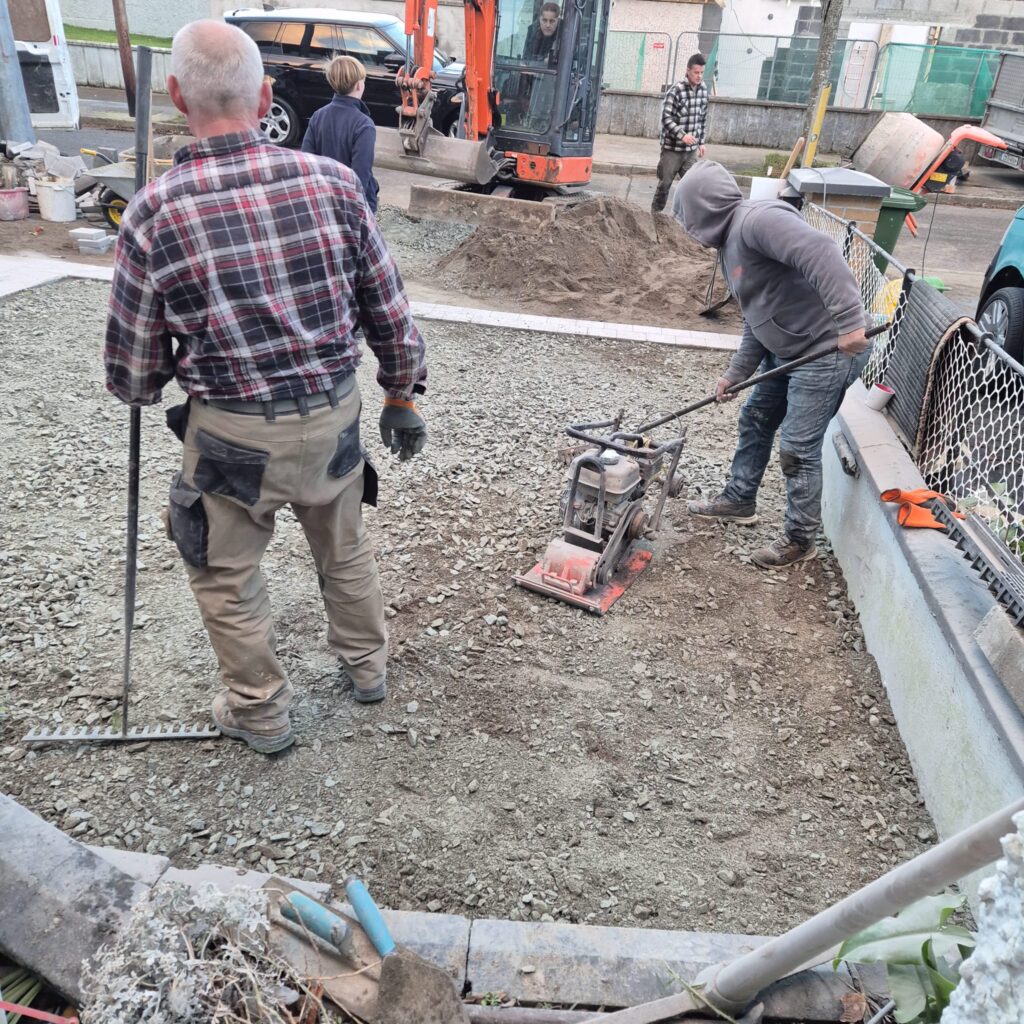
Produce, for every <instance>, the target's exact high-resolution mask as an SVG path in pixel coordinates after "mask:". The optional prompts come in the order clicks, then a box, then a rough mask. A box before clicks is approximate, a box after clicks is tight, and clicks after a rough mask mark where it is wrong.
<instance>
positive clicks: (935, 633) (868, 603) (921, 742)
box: [823, 382, 1024, 900]
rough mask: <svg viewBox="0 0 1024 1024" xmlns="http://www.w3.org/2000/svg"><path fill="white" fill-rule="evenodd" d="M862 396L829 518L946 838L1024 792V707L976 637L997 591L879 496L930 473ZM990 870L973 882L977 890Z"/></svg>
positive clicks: (841, 420) (827, 508)
mask: <svg viewBox="0 0 1024 1024" xmlns="http://www.w3.org/2000/svg"><path fill="white" fill-rule="evenodd" d="M864 395H865V390H864V387H863V385H862V384H860V382H858V383H857V384H855V385H854V387H852V388H851V389H850V391H849V392H848V394H847V398H846V401H845V402H844V404H843V407H842V409H841V410H840V412H839V415H838V416H837V418H836V420H835V421H834V422H833V424H832V426H831V427H830V429H829V432H828V434H827V438H831V436H832V434H833V432H834V431H835V430H840V431H841V432H842V433H843V435H844V436H845V438H846V440H847V442H848V443H849V445H850V447H851V449H852V450H853V452H854V454H855V455H856V458H857V463H858V466H859V476H858V477H856V478H852V477H849V476H847V475H845V474H844V473H843V471H842V468H841V466H840V463H839V460H838V458H837V457H836V454H835V452H834V451H832V445H831V443H830V442H829V441H828V440H826V450H825V452H824V476H825V484H824V493H823V518H824V525H825V530H826V533H827V534H828V536H829V538H830V540H831V543H832V547H833V549H834V550H835V553H836V556H837V558H838V559H839V563H840V565H841V566H842V569H843V574H844V576H845V578H846V582H847V586H848V587H849V591H850V596H851V598H852V600H853V602H854V604H855V606H856V608H857V611H858V614H859V615H860V619H861V624H862V626H863V628H864V634H865V638H866V642H867V649H868V651H869V652H870V654H871V655H872V656H873V657H874V659H875V661H876V662H877V664H878V668H879V672H880V674H881V676H882V681H883V683H884V685H885V688H886V691H887V693H888V696H889V701H890V704H891V706H892V710H893V714H894V716H895V718H896V723H897V726H898V728H899V730H900V735H901V737H902V739H903V743H904V745H905V747H906V749H907V753H908V754H909V756H910V760H911V763H912V765H913V767H914V771H915V774H916V776H917V780H918V785H919V787H920V790H921V794H922V796H923V797H924V800H925V804H926V806H927V807H928V811H929V813H930V814H931V816H932V819H933V821H934V822H935V825H936V829H937V831H938V834H939V836H940V837H941V838H947V837H948V836H950V835H952V834H954V833H956V832H958V831H960V830H961V829H963V828H965V827H967V826H968V825H970V824H973V823H974V822H976V821H978V820H979V819H980V818H982V817H984V816H985V815H986V814H988V813H991V812H993V811H995V810H997V809H999V808H1000V807H1003V806H1005V805H1006V804H1007V803H1009V802H1010V801H1011V800H1014V799H1016V798H1018V797H1019V796H1020V795H1021V793H1024V716H1022V715H1021V712H1020V710H1019V709H1018V708H1017V706H1016V704H1015V703H1014V702H1013V700H1012V698H1011V697H1010V695H1009V694H1008V693H1007V691H1006V689H1005V687H1004V686H1003V684H1002V681H1001V680H1000V679H999V677H998V675H997V674H996V672H995V671H994V670H993V668H992V666H991V665H990V664H989V662H988V660H987V659H986V658H985V656H984V654H983V653H982V651H981V648H980V646H979V644H978V640H977V637H976V632H977V630H978V626H979V625H980V623H981V622H982V620H983V619H984V618H985V616H986V615H987V614H989V613H990V612H991V611H992V609H993V608H999V606H998V604H997V602H996V601H995V598H994V597H993V596H992V595H991V593H990V592H989V591H988V589H987V588H986V587H985V585H984V584H983V583H982V582H981V580H980V578H979V577H978V576H977V574H976V573H974V572H973V571H972V570H971V568H970V566H969V564H968V563H967V561H966V560H965V559H964V558H963V557H962V555H961V553H960V552H959V551H958V550H957V549H956V547H955V546H954V545H953V543H952V542H951V541H950V540H949V539H948V538H947V537H946V536H945V535H943V534H941V533H939V532H937V531H934V530H904V529H902V528H901V527H899V526H898V525H897V524H896V518H895V507H894V506H886V505H884V504H883V503H882V502H881V501H880V499H879V494H880V492H881V491H882V490H884V489H886V488H889V487H904V488H913V487H919V486H923V484H924V481H923V479H922V477H921V474H920V472H919V471H918V469H917V467H916V466H915V465H914V463H913V461H912V460H911V458H910V456H909V454H908V453H907V451H906V450H905V448H904V447H903V445H902V444H901V442H900V441H899V440H898V438H897V437H896V434H895V433H894V431H893V430H892V428H891V426H890V425H889V422H888V420H887V419H886V417H885V415H884V414H883V413H878V412H874V411H873V410H870V409H868V408H867V407H866V406H865V405H864V401H863V399H864ZM1000 613H1002V610H1001V609H1000ZM984 873H985V872H980V873H979V874H978V875H975V876H972V877H971V878H969V879H966V880H964V884H965V887H966V889H967V891H968V893H969V895H971V897H972V900H973V899H974V894H975V892H976V888H977V883H978V881H980V877H982V876H983V875H984Z"/></svg>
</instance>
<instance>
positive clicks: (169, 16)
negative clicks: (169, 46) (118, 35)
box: [60, 0, 259, 36]
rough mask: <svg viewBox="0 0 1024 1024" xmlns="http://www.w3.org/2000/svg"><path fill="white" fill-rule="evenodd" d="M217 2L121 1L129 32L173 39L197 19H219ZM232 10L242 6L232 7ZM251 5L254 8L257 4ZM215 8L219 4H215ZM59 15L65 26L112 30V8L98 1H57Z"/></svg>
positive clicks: (213, 0)
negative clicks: (184, 26)
mask: <svg viewBox="0 0 1024 1024" xmlns="http://www.w3.org/2000/svg"><path fill="white" fill-rule="evenodd" d="M216 2H217V0H174V2H173V3H167V2H166V0H125V5H124V6H125V13H126V14H127V15H128V27H129V29H130V31H132V32H138V33H139V34H140V35H147V36H173V35H174V33H175V32H177V31H178V29H179V28H181V26H182V25H186V24H188V22H190V21H195V20H196V19H197V18H209V17H211V15H212V16H214V17H216V16H219V14H220V11H219V9H218V10H217V11H214V4H215V3H216ZM234 6H236V7H242V6H246V5H245V4H242V3H238V4H235V5H234ZM253 6H256V7H258V6H259V4H254V5H253ZM218 7H219V5H218ZM60 10H61V14H62V15H63V17H64V24H65V25H78V26H80V27H82V28H104V29H110V30H113V28H114V14H113V6H112V5H111V4H110V3H109V2H102V0H61V4H60Z"/></svg>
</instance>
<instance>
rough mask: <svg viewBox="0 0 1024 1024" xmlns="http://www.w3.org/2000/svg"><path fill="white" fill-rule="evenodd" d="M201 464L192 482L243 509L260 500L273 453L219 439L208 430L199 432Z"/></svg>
mask: <svg viewBox="0 0 1024 1024" xmlns="http://www.w3.org/2000/svg"><path fill="white" fill-rule="evenodd" d="M196 447H197V448H198V449H199V461H198V462H197V463H196V468H195V472H194V473H193V474H192V480H193V481H194V482H195V485H196V487H198V488H199V490H201V491H203V492H204V493H205V494H220V495H222V496H223V497H225V498H233V499H234V500H235V501H239V502H241V503H242V504H243V505H250V506H251V505H255V504H256V502H257V501H259V500H260V484H262V482H263V471H264V470H265V469H266V468H267V462H268V460H269V459H270V452H265V451H263V450H262V449H261V448H247V447H246V446H245V445H241V444H235V443H234V442H233V441H225V440H223V439H222V438H219V437H215V436H214V435H213V434H210V433H207V431H205V430H197V431H196Z"/></svg>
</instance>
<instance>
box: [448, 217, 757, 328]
mask: <svg viewBox="0 0 1024 1024" xmlns="http://www.w3.org/2000/svg"><path fill="white" fill-rule="evenodd" d="M714 261H715V252H714V250H713V249H705V248H703V246H701V245H699V244H698V243H697V242H696V241H694V239H692V238H691V237H690V236H689V235H687V234H686V232H685V231H684V230H683V229H682V227H681V226H680V225H679V224H678V223H677V222H676V221H675V220H674V219H673V218H672V217H669V216H667V215H666V214H654V215H653V216H652V215H651V214H649V213H648V212H647V211H645V210H642V209H640V208H639V207H637V206H634V205H632V204H631V203H627V202H624V201H623V200H621V199H610V198H600V199H591V200H587V201H586V202H583V203H578V204H576V205H574V206H567V207H565V208H564V209H562V210H560V211H559V214H558V216H557V217H556V218H555V220H554V222H553V223H552V224H551V225H550V226H548V227H547V228H544V229H543V230H540V231H533V232H531V233H529V234H512V233H511V232H510V231H509V230H507V229H502V230H496V229H494V228H486V227H479V228H477V229H476V231H474V232H473V234H472V235H470V236H469V238H467V239H466V240H465V241H463V242H462V243H460V244H459V245H458V246H456V248H455V249H453V250H452V251H451V252H449V253H448V254H447V255H446V256H444V257H442V259H441V260H440V261H439V262H438V264H437V267H438V277H439V281H440V283H443V284H446V285H448V286H450V287H453V288H457V289H458V290H460V291H463V292H467V293H469V294H473V295H489V294H495V293H498V292H500V293H502V294H503V295H506V296H508V295H511V296H512V297H513V298H515V299H516V300H518V301H519V302H520V303H521V306H522V308H523V309H524V310H527V311H530V312H541V313H548V314H551V315H554V316H577V317H584V318H586V319H589V320H608V321H613V322H619V323H623V322H625V323H650V324H657V325H659V326H663V327H677V328H680V329H690V330H694V329H696V330H711V331H715V330H722V329H723V328H730V329H736V330H738V328H739V326H740V324H741V318H740V315H739V311H738V309H737V308H736V306H735V305H733V304H730V305H728V306H727V307H726V308H725V309H723V310H721V311H719V312H718V313H717V314H715V315H714V316H711V317H698V315H697V314H698V311H699V310H700V309H701V307H702V306H703V305H704V297H705V294H706V292H707V286H708V280H709V278H710V276H711V269H712V266H713V265H714ZM715 294H716V297H718V296H720V295H723V294H724V288H723V286H722V285H721V284H719V285H718V286H717V288H716V292H715Z"/></svg>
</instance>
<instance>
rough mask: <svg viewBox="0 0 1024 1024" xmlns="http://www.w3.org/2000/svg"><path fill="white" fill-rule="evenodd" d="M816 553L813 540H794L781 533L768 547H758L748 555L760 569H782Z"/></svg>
mask: <svg viewBox="0 0 1024 1024" xmlns="http://www.w3.org/2000/svg"><path fill="white" fill-rule="evenodd" d="M817 553H818V552H817V548H815V546H814V541H812V540H803V541H801V540H794V539H793V538H792V537H787V536H786V535H785V534H783V535H782V536H781V537H780V538H779V539H778V540H773V541H772V542H771V544H769V545H768V547H766V548H758V549H757V551H755V552H754V553H753V554H752V555H751V556H750V560H751V561H752V562H753V563H754V565H759V566H761V568H762V569H782V568H784V567H785V566H787V565H795V564H796V563H797V562H805V561H807V559H808V558H813V557H814V556H815V555H816V554H817Z"/></svg>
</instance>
